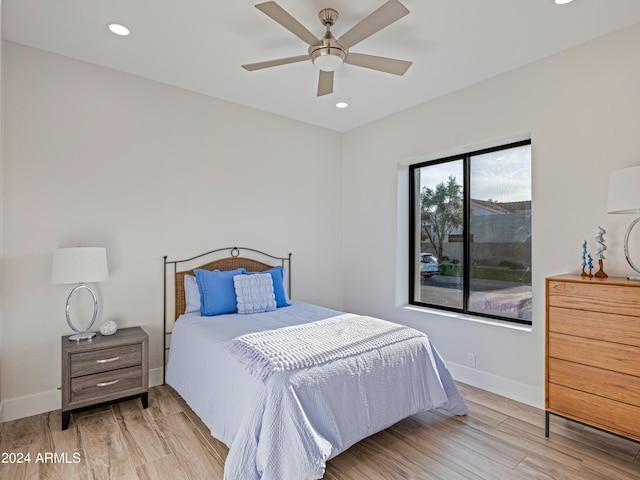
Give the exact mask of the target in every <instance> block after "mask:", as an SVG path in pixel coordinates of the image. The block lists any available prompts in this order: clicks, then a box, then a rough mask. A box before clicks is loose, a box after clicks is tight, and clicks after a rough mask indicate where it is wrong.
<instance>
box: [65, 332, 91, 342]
mask: <svg viewBox="0 0 640 480" xmlns="http://www.w3.org/2000/svg"><path fill="white" fill-rule="evenodd" d="M95 336H96V332H82V333H77V334H75V335H71V336H70V337H69V341H70V342H79V341H81V340H87V341H88V342H90V341H91V340H92V339H93V337H95Z"/></svg>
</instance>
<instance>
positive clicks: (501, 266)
mask: <svg viewBox="0 0 640 480" xmlns="http://www.w3.org/2000/svg"><path fill="white" fill-rule="evenodd" d="M409 182H410V185H409V191H410V202H409V205H410V221H409V228H410V232H409V239H410V240H409V242H410V245H409V252H410V258H409V296H410V298H409V303H411V304H413V305H421V306H428V307H434V308H440V309H444V310H452V311H458V312H463V313H469V314H474V315H479V316H485V317H491V318H498V319H501V320H508V321H511V322H516V323H524V324H529V325H530V324H531V141H530V140H526V141H522V142H517V143H511V144H509V145H503V146H500V147H495V148H490V149H485V150H480V151H476V152H471V153H467V154H464V155H458V156H453V157H447V158H441V159H439V160H433V161H429V162H424V163H419V164H416V165H412V166H411V167H410V169H409Z"/></svg>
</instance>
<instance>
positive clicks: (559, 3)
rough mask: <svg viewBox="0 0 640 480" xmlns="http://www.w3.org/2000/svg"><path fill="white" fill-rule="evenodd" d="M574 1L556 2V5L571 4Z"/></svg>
mask: <svg viewBox="0 0 640 480" xmlns="http://www.w3.org/2000/svg"><path fill="white" fill-rule="evenodd" d="M571 2H573V0H556V5H564V4H565V3H571Z"/></svg>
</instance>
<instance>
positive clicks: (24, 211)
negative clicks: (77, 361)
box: [0, 42, 343, 420]
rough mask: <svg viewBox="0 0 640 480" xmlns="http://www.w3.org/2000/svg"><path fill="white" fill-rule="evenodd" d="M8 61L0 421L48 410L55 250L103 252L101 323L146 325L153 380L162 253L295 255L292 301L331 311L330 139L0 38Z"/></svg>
mask: <svg viewBox="0 0 640 480" xmlns="http://www.w3.org/2000/svg"><path fill="white" fill-rule="evenodd" d="M4 60H5V90H6V101H5V108H6V110H5V141H6V144H5V209H4V213H5V228H4V237H3V238H4V247H5V248H4V258H3V274H4V278H5V279H7V282H5V284H4V285H3V288H2V298H3V299H4V319H5V321H4V332H3V345H4V350H3V351H2V368H1V379H2V381H1V384H0V386H1V391H2V397H1V398H2V400H3V406H4V419H5V420H8V419H11V418H17V417H20V416H25V415H30V414H34V413H38V412H41V411H47V410H53V409H56V408H59V404H60V393H59V391H57V390H56V388H57V387H58V386H59V385H60V336H61V335H67V334H69V333H72V332H71V331H70V330H69V328H68V326H67V325H66V322H65V317H64V303H65V301H66V296H67V295H68V293H69V291H70V290H71V287H72V286H67V285H51V284H50V275H51V256H52V252H53V251H54V250H55V249H56V248H58V247H61V246H75V245H86V246H104V247H106V248H107V255H108V262H109V268H110V279H109V280H108V281H107V282H104V283H100V284H97V289H98V293H99V296H100V298H101V300H102V305H103V308H102V313H101V316H100V318H99V319H98V325H99V323H101V322H102V321H104V320H106V319H115V320H116V321H117V322H118V324H119V325H120V326H123V327H124V326H132V325H141V326H143V327H144V328H145V330H146V331H147V332H148V333H149V334H150V344H151V352H150V354H151V355H150V366H151V368H152V369H159V368H160V366H161V362H162V360H161V359H162V352H161V350H162V336H161V329H162V326H161V322H162V285H163V284H162V278H163V277H162V259H163V255H165V254H166V255H169V256H170V257H172V258H175V259H177V258H184V256H190V255H193V254H198V253H201V252H203V251H206V250H208V249H213V248H217V247H226V246H233V245H239V246H246V247H253V248H257V249H259V250H264V251H266V252H270V253H273V254H276V255H286V254H287V253H289V252H292V253H293V259H292V275H293V297H294V298H295V299H299V300H305V301H310V302H315V303H320V304H323V305H327V306H329V307H333V308H342V294H343V288H342V281H341V275H340V274H339V272H340V271H341V261H342V257H341V248H342V246H341V241H342V239H341V235H340V232H341V228H342V225H341V210H342V197H341V192H342V188H341V146H342V143H341V142H342V137H341V135H340V134H338V133H336V132H332V131H329V130H325V129H320V128H318V127H312V126H309V125H305V124H302V123H299V122H296V121H292V120H288V119H284V118H282V117H277V116H274V115H271V114H267V113H264V112H260V111H257V110H252V109H249V108H245V107H242V106H239V105H235V104H231V103H227V102H223V101H220V100H216V99H213V98H208V97H205V96H202V95H197V94H194V93H191V92H188V91H184V90H180V89H177V88H174V87H169V86H166V85H163V84H159V83H154V82H151V81H148V80H145V79H142V78H139V77H135V76H131V75H127V74H123V73H119V72H116V71H112V70H108V69H104V68H101V67H97V66H95V65H91V64H87V63H82V62H78V61H74V60H71V59H69V58H65V57H61V56H57V55H53V54H50V53H46V52H43V51H39V50H35V49H31V48H28V47H24V46H20V45H17V44H12V43H8V42H7V43H5V59H4ZM319 286H321V288H318V287H319ZM156 373H157V372H156ZM159 378H161V376H160V377H159Z"/></svg>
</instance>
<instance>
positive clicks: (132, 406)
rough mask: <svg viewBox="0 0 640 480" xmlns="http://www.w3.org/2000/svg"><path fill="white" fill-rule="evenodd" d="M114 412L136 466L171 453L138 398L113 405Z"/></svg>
mask: <svg viewBox="0 0 640 480" xmlns="http://www.w3.org/2000/svg"><path fill="white" fill-rule="evenodd" d="M113 412H114V414H115V417H116V421H117V422H118V426H119V427H120V432H121V433H122V436H123V438H124V441H125V444H126V446H127V451H128V452H129V457H130V458H131V463H132V464H133V465H134V466H138V465H142V464H144V463H148V462H152V461H154V460H157V459H159V458H162V457H166V456H167V455H170V454H171V450H170V449H169V446H168V445H167V442H165V440H164V437H163V436H162V434H161V433H160V431H159V430H158V427H157V425H156V423H155V422H154V421H153V419H152V418H151V417H150V415H149V414H148V413H147V411H146V410H145V409H143V408H142V405H141V403H140V401H138V400H137V399H135V400H129V401H127V402H121V403H117V404H115V405H113Z"/></svg>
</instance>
